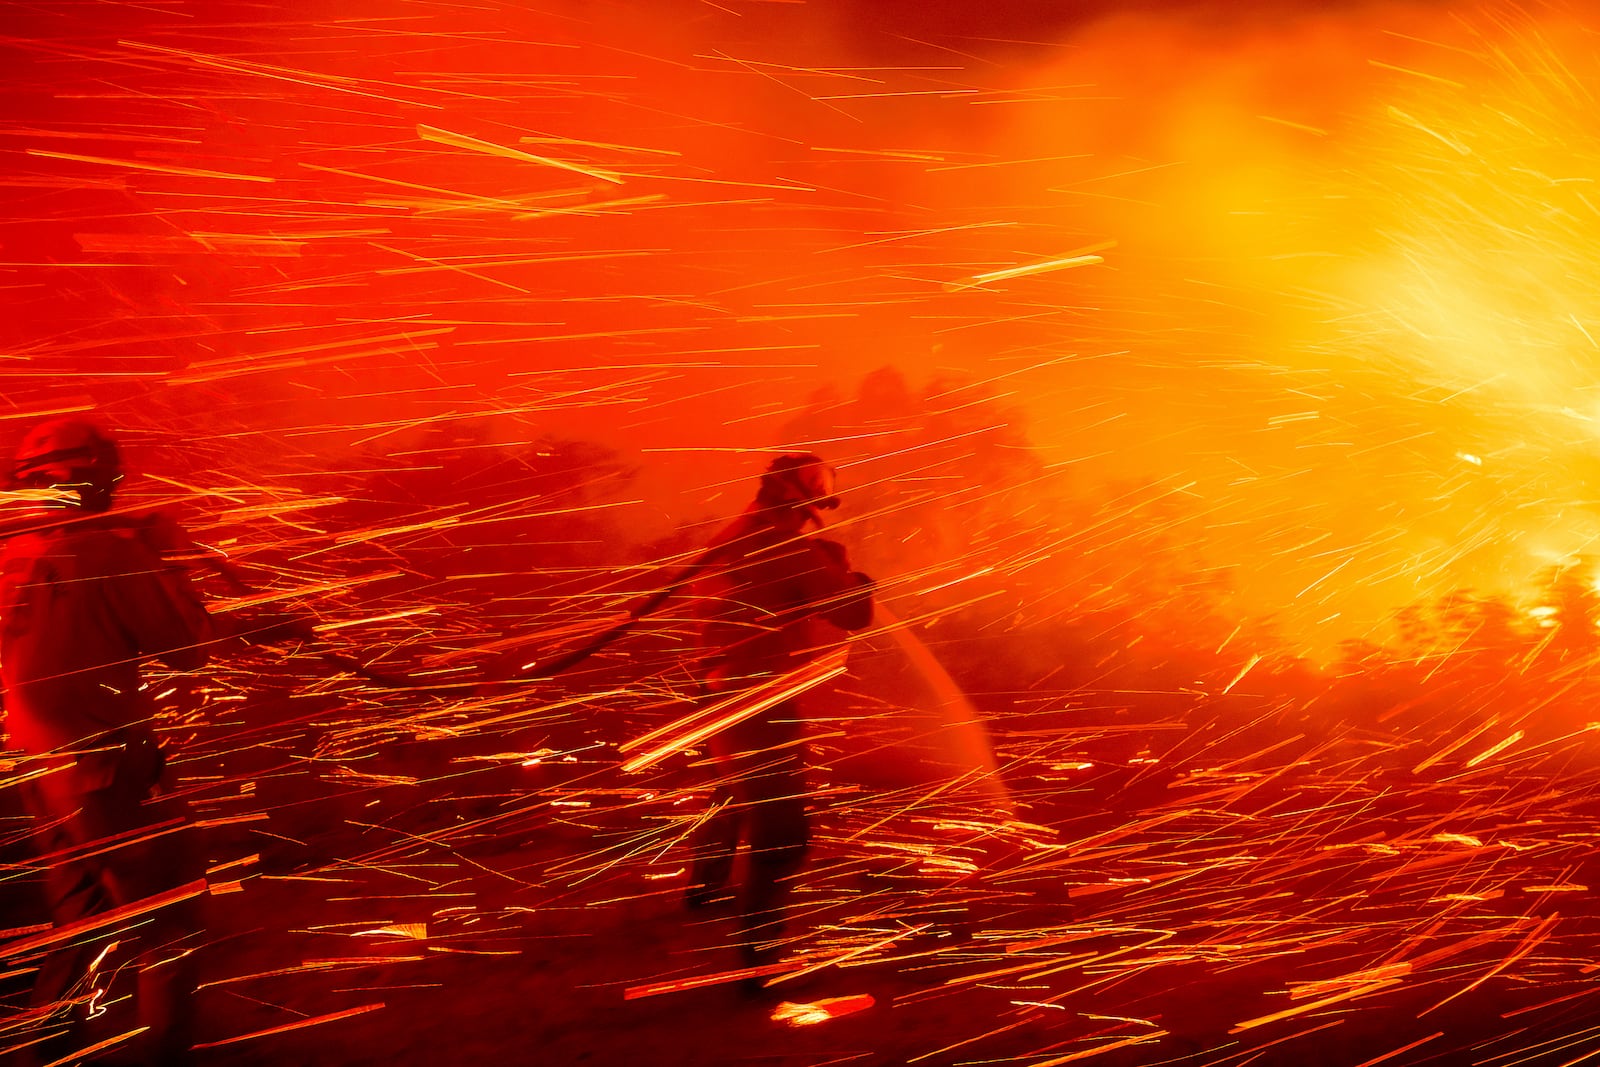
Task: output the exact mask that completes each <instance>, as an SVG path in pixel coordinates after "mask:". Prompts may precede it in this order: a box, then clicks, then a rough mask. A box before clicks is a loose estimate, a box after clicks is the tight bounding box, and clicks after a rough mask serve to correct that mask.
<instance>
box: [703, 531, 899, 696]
mask: <svg viewBox="0 0 1600 1067" xmlns="http://www.w3.org/2000/svg"><path fill="white" fill-rule="evenodd" d="M720 542H721V547H720V550H719V551H718V553H717V557H718V563H717V565H716V566H713V567H711V568H710V569H709V571H708V573H707V574H706V575H704V576H703V577H701V578H700V579H699V580H697V581H696V582H695V589H694V592H695V596H696V599H697V601H698V603H699V605H700V616H701V619H702V624H701V631H700V635H701V647H702V650H703V653H704V661H703V668H702V669H703V677H704V678H705V680H706V684H707V687H708V688H710V689H712V690H713V691H716V690H726V689H730V688H736V687H738V686H740V685H742V684H749V683H751V682H754V681H759V680H760V679H763V678H770V677H772V676H774V675H778V674H783V673H785V672H786V671H789V670H792V669H794V668H795V667H798V666H800V665H802V664H803V663H805V662H806V661H808V660H811V659H814V658H816V657H817V656H820V655H822V654H823V653H824V652H826V651H827V650H828V649H829V648H830V647H832V646H833V645H835V644H836V643H837V640H838V637H839V634H838V630H837V629H834V628H835V627H837V628H838V629H843V630H859V629H862V628H864V627H866V626H867V625H868V624H869V623H870V622H871V621H872V593H873V583H872V579H870V578H868V577H867V576H866V575H864V574H861V573H860V572H858V571H852V570H851V569H850V561H849V558H848V556H847V555H846V553H845V550H844V547H843V546H842V545H840V544H838V543H837V542H834V541H828V540H824V539H822V538H818V537H806V536H793V535H790V534H786V533H784V532H783V531H781V530H779V529H777V528H775V527H774V526H772V525H769V524H766V523H762V522H759V521H749V519H748V517H747V519H746V520H745V521H741V522H738V523H735V524H734V525H733V526H732V527H730V529H729V530H728V531H727V532H726V533H725V534H724V535H723V537H722V538H721V539H720Z"/></svg>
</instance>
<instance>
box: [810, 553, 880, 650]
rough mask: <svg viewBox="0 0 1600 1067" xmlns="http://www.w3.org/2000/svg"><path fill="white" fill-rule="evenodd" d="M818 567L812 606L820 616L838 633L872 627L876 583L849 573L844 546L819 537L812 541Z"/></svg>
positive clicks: (860, 574)
mask: <svg viewBox="0 0 1600 1067" xmlns="http://www.w3.org/2000/svg"><path fill="white" fill-rule="evenodd" d="M811 544H812V546H813V547H814V548H815V549H816V550H817V551H816V553H815V554H816V555H817V556H819V557H820V559H821V565H820V566H819V567H818V568H817V569H815V570H813V571H812V575H813V582H812V585H813V588H812V596H811V599H812V603H814V604H816V605H817V607H818V609H819V612H818V613H819V614H820V615H821V616H822V617H823V618H825V619H827V620H828V621H829V622H831V623H833V624H834V625H835V626H837V627H839V629H841V630H862V629H865V628H866V627H868V626H870V625H871V624H872V598H873V593H874V592H875V590H876V589H877V583H875V582H874V581H873V580H872V579H871V578H869V577H867V575H865V574H862V573H861V572H860V571H856V570H851V569H850V556H849V553H847V552H846V551H845V548H844V546H843V545H841V544H839V542H837V541H829V540H828V539H826V538H822V537H813V538H811Z"/></svg>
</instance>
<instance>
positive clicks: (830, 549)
mask: <svg viewBox="0 0 1600 1067" xmlns="http://www.w3.org/2000/svg"><path fill="white" fill-rule="evenodd" d="M811 543H812V544H813V545H815V546H817V547H818V548H820V549H822V552H823V554H824V555H826V556H827V557H828V561H829V562H830V563H832V564H833V565H834V566H835V567H838V568H839V569H840V570H842V571H847V570H849V569H850V553H848V552H846V551H845V548H844V546H843V545H841V544H840V543H839V542H837V541H830V540H828V539H827V538H826V537H813V538H812V539H811Z"/></svg>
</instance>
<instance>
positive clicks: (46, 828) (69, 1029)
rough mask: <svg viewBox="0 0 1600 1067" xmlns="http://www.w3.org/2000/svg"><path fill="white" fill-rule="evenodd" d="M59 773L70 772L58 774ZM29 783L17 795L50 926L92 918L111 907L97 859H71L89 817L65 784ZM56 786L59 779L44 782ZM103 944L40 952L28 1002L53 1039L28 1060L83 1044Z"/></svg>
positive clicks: (78, 941) (90, 835)
mask: <svg viewBox="0 0 1600 1067" xmlns="http://www.w3.org/2000/svg"><path fill="white" fill-rule="evenodd" d="M59 773H62V774H66V773H70V771H66V772H59ZM41 784H42V783H37V782H36V783H29V785H28V786H27V787H24V790H23V798H24V800H25V802H26V804H27V807H28V808H29V810H30V812H31V813H32V815H33V817H34V819H35V823H36V829H35V832H34V843H35V846H36V847H37V848H38V850H39V855H40V862H41V863H43V864H46V865H48V867H47V870H46V872H45V879H44V892H45V906H46V908H47V909H48V910H49V913H50V921H51V922H52V923H53V924H54V925H56V926H69V925H71V924H72V923H76V922H81V921H82V920H84V919H88V918H92V917H93V916H95V915H99V914H101V913H102V912H105V911H107V910H109V909H110V908H112V907H114V906H115V905H114V903H113V900H112V897H111V892H110V888H109V885H108V883H107V880H106V879H105V877H104V875H105V865H104V863H103V862H101V859H100V857H97V856H91V857H88V858H80V857H77V856H76V854H77V853H79V852H81V851H83V846H85V845H87V844H88V843H89V842H91V841H93V840H94V839H95V836H96V835H95V832H94V830H93V829H92V828H91V826H90V821H89V820H87V819H86V818H85V816H84V813H83V812H82V810H81V809H80V808H79V807H78V805H77V798H76V797H75V795H74V794H73V793H72V791H71V790H70V789H67V788H64V787H63V788H51V789H43V788H39V786H40V785H41ZM49 785H51V786H53V787H60V786H61V785H62V783H61V782H50V783H49ZM104 947H105V944H104V942H103V940H102V939H98V938H94V937H85V938H75V939H73V940H71V941H68V942H66V943H64V944H62V945H60V946H58V947H56V948H55V949H53V950H52V951H50V952H49V954H48V955H46V956H45V957H44V958H43V960H41V961H40V964H39V973H38V974H37V975H35V976H34V983H33V993H32V996H31V998H30V1003H31V1005H32V1007H33V1009H34V1010H35V1011H37V1012H39V1013H40V1015H41V1016H43V1017H45V1018H48V1020H49V1023H48V1026H47V1027H46V1028H47V1029H49V1030H53V1031H55V1037H54V1038H53V1039H51V1040H50V1041H48V1042H46V1043H45V1044H43V1045H41V1046H38V1047H36V1048H35V1049H33V1050H30V1051H32V1052H33V1055H34V1060H35V1062H39V1063H47V1062H49V1061H51V1060H54V1059H58V1058H60V1057H61V1056H64V1055H66V1054H68V1053H69V1052H71V1051H72V1050H73V1049H75V1048H77V1047H79V1046H81V1045H82V1044H83V1022H84V1018H85V1014H86V1011H87V1007H86V1006H87V1004H88V1001H89V997H90V989H91V983H90V982H89V981H87V979H88V977H89V969H90V966H91V965H92V964H93V962H94V961H95V960H96V959H97V958H98V956H99V955H100V953H101V951H102V950H103V949H104Z"/></svg>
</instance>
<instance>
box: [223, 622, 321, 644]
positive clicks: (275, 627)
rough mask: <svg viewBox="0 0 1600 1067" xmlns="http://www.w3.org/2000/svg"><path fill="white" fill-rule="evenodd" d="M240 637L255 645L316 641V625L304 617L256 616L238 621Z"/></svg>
mask: <svg viewBox="0 0 1600 1067" xmlns="http://www.w3.org/2000/svg"><path fill="white" fill-rule="evenodd" d="M238 626H239V629H238V635H239V637H241V638H242V639H244V640H246V641H248V642H250V643H251V644H253V645H283V644H289V643H290V642H295V641H315V640H316V639H317V628H316V624H315V623H313V622H312V621H311V620H310V619H309V618H307V617H306V616H304V615H256V616H246V617H244V618H241V619H239V620H238Z"/></svg>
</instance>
